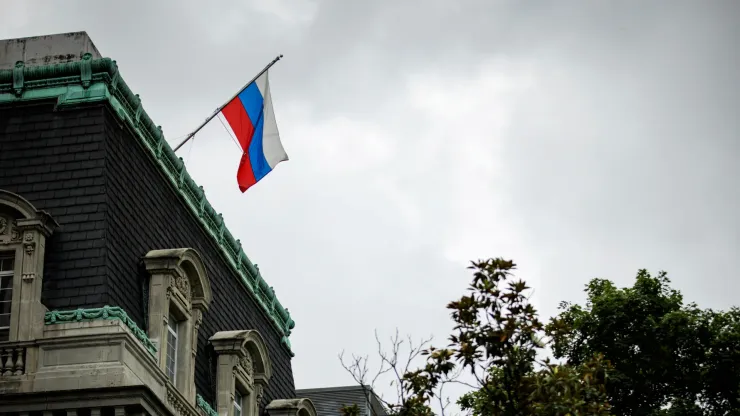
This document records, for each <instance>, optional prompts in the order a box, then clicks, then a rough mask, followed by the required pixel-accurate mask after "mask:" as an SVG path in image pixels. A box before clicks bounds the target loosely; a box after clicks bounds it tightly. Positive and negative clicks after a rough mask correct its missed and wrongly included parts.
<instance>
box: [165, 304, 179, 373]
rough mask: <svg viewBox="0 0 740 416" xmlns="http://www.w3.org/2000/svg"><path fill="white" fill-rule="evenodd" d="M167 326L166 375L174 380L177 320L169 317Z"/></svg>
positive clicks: (175, 371)
mask: <svg viewBox="0 0 740 416" xmlns="http://www.w3.org/2000/svg"><path fill="white" fill-rule="evenodd" d="M167 327H168V328H167V329H168V331H167V362H166V368H167V376H168V377H169V378H170V380H171V381H172V382H174V381H175V376H176V373H177V321H175V320H174V319H173V318H172V317H170V319H169V322H168V323H167Z"/></svg>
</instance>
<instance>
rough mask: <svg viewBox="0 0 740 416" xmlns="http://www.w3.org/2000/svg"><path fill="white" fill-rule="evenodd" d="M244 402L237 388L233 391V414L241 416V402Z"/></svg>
mask: <svg viewBox="0 0 740 416" xmlns="http://www.w3.org/2000/svg"><path fill="white" fill-rule="evenodd" d="M243 403H244V396H242V394H241V392H239V390H236V391H235V392H234V416H242V404H243Z"/></svg>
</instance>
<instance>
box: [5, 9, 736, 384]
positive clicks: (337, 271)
mask: <svg viewBox="0 0 740 416" xmlns="http://www.w3.org/2000/svg"><path fill="white" fill-rule="evenodd" d="M16 3H17V4H14V5H13V6H12V7H9V8H5V9H4V13H3V16H2V17H0V19H1V21H0V23H2V24H0V33H2V34H4V37H17V36H28V35H33V34H42V33H53V32H61V31H69V30H79V29H81V28H84V29H86V30H88V31H89V33H90V34H91V35H92V36H93V40H94V41H95V43H96V46H98V48H99V49H100V50H101V52H102V53H103V54H104V55H106V56H111V57H113V58H114V59H117V60H118V62H119V66H120V67H121V70H122V73H123V75H124V77H125V79H126V81H127V83H129V85H130V86H131V87H132V89H134V91H136V92H137V93H139V94H141V96H142V99H143V103H144V106H145V108H146V110H147V112H149V114H150V115H152V117H153V118H154V119H155V120H156V121H157V123H158V124H162V125H163V127H164V131H165V132H166V133H167V134H168V135H171V137H173V138H174V137H176V136H180V135H184V134H186V133H187V132H188V131H190V130H191V129H193V128H194V127H196V126H197V124H198V122H199V121H200V120H202V119H203V118H204V117H206V116H207V115H208V114H210V112H211V111H213V110H214V109H215V108H216V107H217V106H218V105H220V104H222V103H223V102H224V101H225V100H226V99H227V98H228V97H229V96H231V95H232V94H233V93H234V92H236V89H238V88H239V86H241V85H242V84H243V83H244V82H246V81H247V80H248V79H250V78H251V76H252V75H254V74H255V73H256V72H257V71H259V69H261V68H262V66H263V65H265V64H266V63H267V62H269V61H270V60H271V59H272V58H273V57H274V56H275V55H277V54H278V53H284V54H285V58H284V59H283V60H282V61H281V62H280V63H279V64H278V65H276V66H275V67H273V69H272V70H271V75H270V79H271V82H272V93H273V98H274V100H275V107H276V114H277V118H278V123H279V127H280V131H281V136H282V137H283V141H284V144H285V147H286V150H287V151H288V154H289V155H290V157H291V160H290V161H289V162H286V163H283V164H280V165H279V166H278V168H277V169H275V171H274V172H272V173H271V174H270V175H268V177H267V178H265V179H264V180H263V182H260V184H258V185H257V186H255V187H254V188H252V189H250V190H249V191H248V193H247V194H245V195H242V194H241V193H239V192H238V191H237V190H236V186H235V183H234V175H235V171H236V166H237V165H238V156H239V155H238V152H235V151H234V149H235V147H234V145H233V143H231V141H230V139H229V137H228V136H227V135H226V133H225V132H224V131H223V129H222V127H221V126H220V125H219V124H217V123H212V125H209V126H208V127H207V128H205V129H204V130H203V132H202V133H201V134H199V136H198V138H197V139H196V141H195V143H194V145H192V147H190V146H191V145H189V146H188V147H186V148H185V149H183V152H189V157H188V169H189V170H190V172H191V173H192V174H193V176H194V177H195V178H196V180H197V181H198V182H199V183H200V184H202V185H204V186H205V188H206V190H207V193H208V196H209V199H210V200H211V201H212V203H213V204H214V206H215V207H216V208H217V209H218V210H219V211H222V212H223V213H224V217H225V218H226V221H227V224H228V225H229V227H230V230H231V231H232V233H234V234H235V235H237V236H238V237H239V238H241V240H242V242H243V244H244V247H245V250H246V251H247V253H248V254H249V256H250V258H252V259H253V260H254V261H255V262H257V263H259V264H260V268H261V270H262V271H263V273H264V275H265V278H266V279H267V280H268V282H269V283H270V284H271V285H274V286H275V288H276V290H277V292H278V294H279V297H280V299H281V302H283V303H284V304H285V305H287V306H288V307H289V308H290V310H291V312H292V313H293V315H294V316H295V318H296V321H297V323H298V326H297V328H296V330H295V332H294V335H293V337H294V339H293V345H294V347H295V349H296V351H297V353H298V355H297V357H296V358H295V360H294V362H293V364H294V371H295V377H296V382H297V385H298V386H299V387H318V386H326V385H338V384H348V383H351V379H350V378H349V377H348V376H347V375H346V374H345V373H344V371H343V370H342V369H341V367H339V365H338V363H337V362H336V361H335V357H336V353H338V352H339V351H340V350H342V349H345V350H347V351H348V352H356V353H359V354H365V353H367V354H373V353H374V349H375V345H374V337H373V329H374V328H378V329H379V330H380V332H381V334H389V333H391V332H393V330H394V328H395V327H396V326H397V327H399V329H400V330H401V332H402V333H404V332H411V333H412V335H414V336H415V337H419V336H425V335H428V334H429V333H434V334H435V335H437V337H438V339H440V340H443V339H444V336H445V334H447V333H448V332H449V329H450V322H449V316H448V314H447V311H446V310H445V309H444V305H445V304H446V303H447V302H448V301H449V300H451V299H452V298H454V297H455V296H457V295H458V294H461V293H463V291H464V288H465V285H466V283H467V281H468V279H469V275H468V272H467V271H466V270H464V269H463V267H462V265H463V263H465V262H466V261H467V260H470V259H474V258H477V257H488V256H506V257H511V258H513V259H514V260H516V261H517V263H518V264H519V265H520V273H519V275H520V276H522V277H524V278H526V279H527V281H528V282H530V283H532V284H533V285H534V287H535V297H534V300H535V302H536V303H537V306H538V307H539V308H540V309H541V311H542V312H543V314H545V315H549V314H552V313H554V312H555V311H556V305H557V303H558V302H560V301H561V300H573V301H578V300H581V299H582V298H583V296H582V293H581V291H582V288H583V285H584V284H585V283H586V282H587V281H588V280H589V279H590V278H593V277H597V276H598V277H605V278H611V279H614V280H616V281H617V283H618V284H629V283H630V281H631V279H632V278H633V276H634V274H635V272H636V270H637V269H638V268H640V267H647V268H650V269H651V270H653V271H657V270H659V269H666V270H668V272H669V275H670V276H672V277H673V279H674V282H675V286H676V287H678V288H680V289H681V290H683V291H684V294H685V295H686V297H687V299H689V300H696V301H698V302H699V304H700V305H702V306H708V307H709V306H711V307H716V308H726V307H728V306H729V305H731V304H733V303H736V299H735V296H734V293H736V292H737V289H738V287H739V286H738V284H737V283H736V281H735V280H736V279H732V278H731V277H729V276H732V274H733V273H734V272H735V270H737V268H738V266H739V265H740V263H738V260H737V256H736V253H737V252H738V250H740V241H738V238H737V230H738V229H740V220H738V216H737V212H740V190H739V189H740V188H738V187H737V186H735V183H734V178H736V177H738V176H739V175H740V167H738V164H737V163H736V159H737V155H738V154H740V148H739V147H738V142H737V132H738V131H740V118H738V117H736V114H735V113H736V112H737V111H736V109H737V108H740V101H739V98H738V97H740V94H738V88H739V87H738V76H737V71H736V69H737V68H738V66H739V65H740V49H738V48H736V47H735V46H734V42H735V39H738V38H740V25H738V24H737V16H738V15H740V10H738V7H739V6H740V3H737V2H734V1H715V2H711V3H701V4H699V3H697V2H694V1H684V0H678V1H654V2H649V3H645V2H636V1H622V2H589V3H588V4H587V5H584V4H582V3H577V4H576V3H573V4H563V3H562V2H556V1H540V2H536V3H533V2H526V3H525V2H516V1H491V0H480V1H478V0H466V1H460V2H449V1H443V0H430V1H423V2H422V1H409V2H397V1H390V0H387V1H385V0H384V1H373V2H348V1H339V0H333V1H332V0H325V1H313V2H312V1H308V0H306V1H302V2H300V3H293V2H291V3H288V2H286V1H272V2H257V3H255V2H236V1H232V2H223V3H219V6H218V7H214V6H204V5H203V4H202V3H200V2H192V1H190V2H177V3H171V2H151V1H141V2H136V1H131V2H125V3H115V4H112V5H111V4H109V3H102V2H89V1H76V2H69V3H65V6H64V7H58V8H55V7H52V6H49V5H48V4H46V3H34V2H30V1H29V2H22V3H19V2H16ZM288 5H290V7H287V6H288ZM23 8H25V9H26V10H25V11H24V10H23ZM31 10H33V11H34V15H33V19H31V18H30V17H29V16H30V14H29V13H30V11H31ZM39 11H40V13H39V14H37V12H39ZM8 16H14V17H13V18H12V19H10V18H8ZM11 20H12V21H11ZM14 22H22V23H23V25H22V27H20V26H18V25H16V24H15V23H14ZM132 22H133V23H132ZM10 23H13V24H10ZM16 32H17V33H16ZM173 141H174V139H173ZM718 288H723V290H718ZM441 342H444V341H441Z"/></svg>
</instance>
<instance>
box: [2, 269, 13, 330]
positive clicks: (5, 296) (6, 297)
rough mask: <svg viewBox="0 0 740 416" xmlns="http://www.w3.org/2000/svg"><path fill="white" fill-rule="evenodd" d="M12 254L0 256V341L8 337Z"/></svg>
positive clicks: (11, 289)
mask: <svg viewBox="0 0 740 416" xmlns="http://www.w3.org/2000/svg"><path fill="white" fill-rule="evenodd" d="M14 260H15V259H14V258H13V256H7V255H3V256H0V341H7V340H9V339H10V305H11V303H12V301H13V265H14V263H15V261H14Z"/></svg>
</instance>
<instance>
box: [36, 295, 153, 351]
mask: <svg viewBox="0 0 740 416" xmlns="http://www.w3.org/2000/svg"><path fill="white" fill-rule="evenodd" d="M96 320H110V321H116V320H117V321H121V322H122V323H123V324H124V325H126V326H127V327H128V328H129V329H130V330H131V332H132V333H133V334H134V336H135V337H136V338H137V339H138V340H139V341H141V343H142V344H144V347H145V348H146V349H147V350H149V353H151V354H152V355H153V356H156V354H157V347H156V346H155V345H154V343H152V341H151V340H150V339H149V337H148V336H147V335H146V333H145V332H144V331H143V330H141V328H139V326H138V325H136V322H134V321H133V320H131V318H129V317H128V315H127V314H126V312H124V311H123V309H121V308H119V307H118V306H103V307H102V308H92V309H76V310H73V311H49V312H46V314H44V324H45V325H54V324H64V323H69V322H87V321H96Z"/></svg>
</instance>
